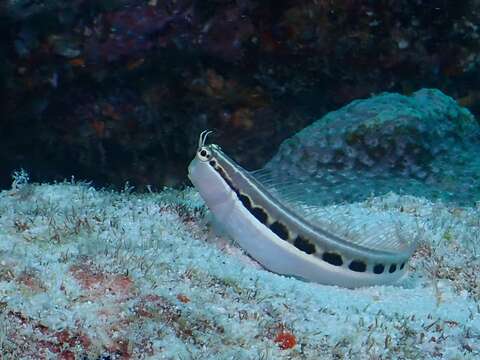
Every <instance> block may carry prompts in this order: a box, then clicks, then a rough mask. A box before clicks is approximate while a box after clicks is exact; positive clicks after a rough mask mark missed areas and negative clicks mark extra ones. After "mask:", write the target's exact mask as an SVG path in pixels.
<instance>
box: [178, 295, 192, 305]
mask: <svg viewBox="0 0 480 360" xmlns="http://www.w3.org/2000/svg"><path fill="white" fill-rule="evenodd" d="M177 299H178V301H180V302H182V303H184V304H186V303H188V302H190V299H189V298H188V296H187V295H184V294H178V295H177Z"/></svg>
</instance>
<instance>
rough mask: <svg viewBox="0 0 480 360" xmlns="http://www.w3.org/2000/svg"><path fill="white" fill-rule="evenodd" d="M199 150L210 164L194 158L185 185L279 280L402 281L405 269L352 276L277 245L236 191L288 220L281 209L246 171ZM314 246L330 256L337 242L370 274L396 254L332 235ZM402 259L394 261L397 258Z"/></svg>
mask: <svg viewBox="0 0 480 360" xmlns="http://www.w3.org/2000/svg"><path fill="white" fill-rule="evenodd" d="M202 149H207V150H208V152H209V154H211V155H210V158H209V161H206V160H205V159H201V158H202V157H201V156H200V155H199V152H197V156H196V157H195V158H194V159H193V160H192V162H191V163H190V165H189V168H188V171H189V178H190V180H191V181H192V183H193V184H194V186H195V187H196V189H197V190H198V191H199V193H200V195H201V196H202V198H203V199H204V201H205V203H206V205H207V206H208V208H209V209H210V211H211V212H212V214H213V216H214V217H215V218H216V220H217V221H218V222H220V223H221V225H222V227H223V228H224V229H225V231H226V232H227V233H228V234H229V235H230V236H231V237H232V238H233V239H234V240H235V242H237V243H238V244H239V245H240V246H241V247H242V248H243V249H244V250H245V251H246V252H247V253H248V254H249V255H250V256H252V257H253V258H254V259H256V260H257V261H258V262H259V263H260V264H262V265H263V266H264V267H265V268H267V269H269V270H271V271H273V272H276V273H279V274H284V275H291V276H295V277H300V278H302V279H305V280H309V281H314V282H318V283H322V284H329V285H339V286H344V287H349V288H354V287H361V286H370V285H380V284H391V283H394V282H395V281H397V280H398V279H399V278H400V277H401V276H402V275H404V273H405V268H404V263H403V264H402V269H401V270H400V269H399V270H397V271H395V272H393V273H389V272H388V271H384V273H382V274H374V273H372V272H371V271H369V272H367V271H363V272H355V271H352V270H350V269H349V268H348V264H347V263H345V264H344V265H342V266H338V265H332V264H330V263H328V262H326V261H323V260H322V259H321V258H319V257H318V256H314V255H312V254H308V253H305V252H304V251H301V250H299V249H298V248H297V247H295V246H293V245H292V244H291V243H289V242H288V241H286V240H284V239H281V238H280V237H279V236H277V235H276V234H275V233H274V232H273V231H271V230H270V228H269V227H268V226H266V225H265V224H263V223H262V222H260V221H259V220H258V219H257V218H256V217H255V216H253V215H252V213H251V212H250V211H249V210H247V208H246V207H245V206H244V204H243V203H242V201H240V200H239V195H238V194H239V191H243V190H241V189H239V188H237V187H241V186H246V184H248V188H249V189H248V191H249V192H250V193H254V192H259V194H249V195H250V196H252V198H255V199H258V200H255V201H257V202H261V201H264V202H271V204H261V205H262V206H265V207H266V208H268V207H269V206H270V208H271V207H275V206H276V207H278V209H274V210H275V212H276V213H279V214H280V215H277V216H280V217H289V216H290V215H289V214H288V213H287V211H286V210H285V209H282V206H281V204H276V203H275V200H274V199H269V196H268V194H267V195H265V196H263V195H264V194H261V192H265V191H266V190H265V189H264V188H262V186H261V184H258V183H257V182H255V180H254V179H252V178H251V176H250V175H249V173H248V172H247V171H245V170H244V169H242V168H241V167H239V166H238V165H237V164H235V163H234V162H233V161H232V160H231V159H230V158H228V157H227V156H226V155H225V154H224V153H223V152H221V150H220V149H219V148H218V147H217V146H215V145H209V146H206V147H202ZM212 163H213V164H214V165H212ZM216 169H217V170H216ZM219 169H221V171H219ZM226 179H227V180H226ZM233 182H235V185H234V186H235V188H232V186H233V185H232V183H233ZM262 199H263V200H262ZM272 211H273V210H272ZM282 221H283V220H282ZM285 221H286V222H292V223H295V222H300V224H297V225H298V226H301V225H302V224H301V222H302V221H301V219H300V220H299V219H298V218H295V216H291V218H290V219H285ZM267 223H268V221H267ZM294 225H295V224H294ZM316 241H317V242H318V243H320V245H319V246H320V247H322V246H324V248H325V247H326V248H328V249H332V248H333V249H334V250H335V248H336V243H335V242H336V241H337V242H338V249H339V251H340V252H347V253H348V254H354V255H351V256H357V257H361V258H362V259H365V260H364V261H365V263H366V264H367V267H368V269H369V270H371V265H369V262H370V261H373V260H371V259H374V261H376V262H378V261H382V257H383V258H385V262H386V263H388V262H391V261H392V259H395V258H396V257H397V255H396V254H389V253H383V252H381V251H374V250H369V249H363V248H360V247H358V246H356V245H355V244H348V243H345V242H344V241H343V240H341V239H337V238H336V237H335V236H334V235H333V234H332V236H329V235H328V232H321V233H320V235H318V236H316ZM350 247H351V248H350ZM332 251H333V250H332ZM348 256H350V255H346V257H345V259H347V258H348ZM402 256H403V255H399V257H402ZM402 261H403V260H402Z"/></svg>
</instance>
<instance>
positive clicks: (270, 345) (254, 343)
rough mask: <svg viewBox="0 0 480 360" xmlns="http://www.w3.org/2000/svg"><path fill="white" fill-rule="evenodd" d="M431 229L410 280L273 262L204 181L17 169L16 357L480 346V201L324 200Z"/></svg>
mask: <svg viewBox="0 0 480 360" xmlns="http://www.w3.org/2000/svg"><path fill="white" fill-rule="evenodd" d="M323 211H325V213H326V214H329V216H330V217H331V218H335V216H336V215H338V216H339V217H341V218H343V219H347V220H345V221H347V222H348V219H363V220H365V219H366V220H367V221H372V222H373V223H374V222H375V221H377V220H378V223H379V224H382V223H384V222H385V221H386V220H385V219H390V220H391V221H393V222H395V223H397V225H398V229H399V230H400V231H402V232H404V234H406V235H402V236H413V237H416V238H417V240H418V241H419V248H418V250H417V251H416V253H415V255H414V257H413V259H412V261H411V262H410V263H409V265H408V266H409V273H408V275H407V276H406V277H405V278H403V279H402V280H401V281H399V282H398V283H397V284H396V285H395V286H377V287H369V288H361V289H355V290H351V289H344V288H339V287H334V286H323V285H319V284H314V283H307V282H303V281H301V280H298V279H295V278H289V277H285V276H280V275H277V274H274V273H271V272H268V271H266V270H264V269H262V268H261V267H260V266H259V265H258V264H257V263H255V262H254V261H253V260H251V259H250V258H249V257H248V256H246V255H245V254H244V253H243V251H242V250H241V249H239V248H238V247H237V246H236V245H235V244H233V243H232V242H231V241H230V240H228V239H227V238H225V237H222V236H217V235H215V232H214V231H213V230H212V228H211V226H210V222H209V220H208V219H209V216H208V211H207V210H206V209H205V208H204V207H203V202H202V200H201V199H200V197H199V195H198V193H197V192H196V191H195V190H194V189H186V190H184V191H176V190H168V189H167V190H164V191H162V192H159V193H147V194H143V195H137V194H132V193H130V192H129V191H128V189H127V190H126V191H124V192H122V193H118V192H111V191H98V190H95V189H94V188H92V187H91V186H89V185H88V184H82V183H80V184H75V183H74V182H65V183H62V184H54V185H37V184H26V183H24V182H22V181H17V182H16V183H14V184H13V186H12V189H10V190H6V191H3V192H1V193H0V349H1V354H2V357H1V358H2V359H57V358H58V359H479V358H480V303H479V301H480V283H479V282H480V280H479V279H480V271H479V270H480V261H479V258H478V255H479V254H480V205H479V206H477V207H472V208H457V207H454V206H452V205H445V204H441V203H431V202H429V201H427V200H424V199H421V198H414V197H408V196H403V197H400V196H397V195H395V194H387V195H385V196H382V197H377V198H371V199H369V200H367V201H365V202H362V203H358V204H350V205H337V206H332V207H329V208H325V209H323Z"/></svg>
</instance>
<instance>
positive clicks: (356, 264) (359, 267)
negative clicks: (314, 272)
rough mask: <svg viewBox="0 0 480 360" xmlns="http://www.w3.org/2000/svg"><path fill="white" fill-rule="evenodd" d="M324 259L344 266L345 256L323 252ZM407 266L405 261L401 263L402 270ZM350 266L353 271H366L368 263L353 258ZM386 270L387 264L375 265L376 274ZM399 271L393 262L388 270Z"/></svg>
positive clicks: (390, 271) (391, 271) (374, 271)
mask: <svg viewBox="0 0 480 360" xmlns="http://www.w3.org/2000/svg"><path fill="white" fill-rule="evenodd" d="M322 260H323V261H325V262H327V263H329V264H331V265H334V266H342V265H343V258H342V256H341V255H340V254H337V253H334V252H324V253H323V254H322ZM404 267H405V263H404V262H403V263H402V264H401V265H400V270H403V268H404ZM348 268H349V269H350V270H352V271H355V272H365V271H367V264H366V263H365V262H364V261H361V260H352V261H351V262H350V264H348ZM384 271H385V265H384V264H376V265H375V266H374V267H373V273H374V274H383V273H384ZM395 271H397V264H391V265H390V267H389V268H388V272H389V273H390V274H392V273H394V272H395Z"/></svg>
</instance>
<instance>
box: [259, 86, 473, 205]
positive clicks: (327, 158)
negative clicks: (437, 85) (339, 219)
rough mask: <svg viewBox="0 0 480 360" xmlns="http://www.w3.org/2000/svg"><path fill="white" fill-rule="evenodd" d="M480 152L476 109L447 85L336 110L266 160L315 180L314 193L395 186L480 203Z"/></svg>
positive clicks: (359, 195) (355, 193) (325, 195)
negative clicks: (450, 94) (443, 90)
mask: <svg viewBox="0 0 480 360" xmlns="http://www.w3.org/2000/svg"><path fill="white" fill-rule="evenodd" d="M479 152H480V125H479V124H478V122H477V121H476V119H475V118H474V117H473V116H472V115H471V113H470V112H469V111H468V110H466V109H465V108H462V107H460V106H459V105H458V104H457V103H456V102H455V101H454V100H453V99H452V98H450V97H448V96H446V95H444V94H443V93H441V92H440V91H438V90H433V89H423V90H419V91H417V92H415V93H413V94H412V95H411V96H402V95H399V94H389V93H386V94H382V95H378V96H376V97H372V98H370V99H367V100H358V101H354V102H352V103H350V104H349V105H347V106H345V107H343V108H342V109H340V110H338V111H334V112H331V113H329V114H327V115H325V116H324V117H322V118H321V119H319V120H317V121H316V122H314V123H313V124H312V125H310V126H308V127H306V128H305V129H303V130H302V131H300V132H299V133H297V134H296V135H295V136H293V137H292V138H290V139H288V140H286V141H285V142H284V143H283V144H282V145H281V146H280V149H279V151H278V153H277V154H276V155H275V156H274V157H273V159H272V160H271V161H270V162H269V163H268V164H267V165H266V167H265V168H266V169H268V170H270V171H271V172H272V173H273V174H275V175H277V176H278V177H281V178H285V179H287V180H288V179H298V180H303V181H305V184H311V186H313V187H314V188H315V189H316V190H317V194H318V197H317V198H316V199H315V201H317V200H320V201H322V202H339V201H354V200H364V199H365V198H367V197H368V196H370V195H371V194H384V193H386V192H389V191H395V192H397V193H407V194H412V195H416V196H425V197H428V198H431V199H436V198H441V199H443V200H445V201H452V202H456V203H457V204H475V202H478V201H480V186H479V182H478V179H480V160H479V157H478V153H479ZM305 184H302V185H301V186H304V185H305Z"/></svg>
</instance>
